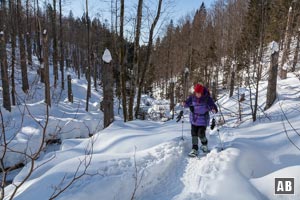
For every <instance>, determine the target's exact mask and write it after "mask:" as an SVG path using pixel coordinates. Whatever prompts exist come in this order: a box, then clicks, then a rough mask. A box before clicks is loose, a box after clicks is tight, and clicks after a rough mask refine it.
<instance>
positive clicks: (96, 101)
mask: <svg viewBox="0 0 300 200" xmlns="http://www.w3.org/2000/svg"><path fill="white" fill-rule="evenodd" d="M33 58H34V60H33V61H34V62H33V63H34V65H33V66H29V68H28V80H29V85H30V89H29V91H28V93H27V94H25V93H24V92H23V91H22V89H21V86H22V84H21V71H20V68H19V67H18V66H17V68H16V71H15V80H16V104H17V105H16V106H12V112H7V111H6V110H5V109H3V108H1V111H2V114H3V118H4V126H5V136H6V143H8V145H7V146H8V148H7V150H6V152H5V158H4V165H5V167H12V166H14V165H16V164H19V163H26V162H27V161H26V156H25V155H24V152H26V154H28V155H34V154H35V153H36V152H37V151H38V150H39V147H40V146H41V144H43V142H42V140H43V128H44V127H45V125H46V119H47V116H46V113H47V112H46V104H45V102H44V91H45V90H44V84H43V83H41V82H40V76H39V75H38V74H37V69H38V68H39V65H38V60H37V58H36V57H33ZM52 70H53V68H52V66H50V74H51V76H50V77H51V79H50V83H51V89H50V90H51V107H50V108H49V120H48V124H47V128H46V132H45V138H44V141H48V140H52V139H57V140H63V139H66V138H86V137H88V136H89V134H93V133H96V132H98V131H100V130H102V128H103V121H102V119H103V113H102V112H101V111H100V101H101V100H102V99H101V98H102V91H101V90H100V91H96V90H94V89H93V90H92V94H91V98H90V103H89V112H86V111H85V104H86V101H85V97H86V89H87V82H86V80H85V78H84V77H81V79H78V77H77V75H76V74H75V72H74V71H73V70H72V69H68V70H66V71H65V79H66V77H67V75H71V77H72V90H73V98H74V102H73V103H70V102H68V96H67V81H66V80H65V89H64V90H61V82H60V80H59V81H58V82H57V87H56V88H54V80H53V71H52ZM59 78H60V73H59ZM0 102H2V96H1V98H0ZM1 141H2V142H3V137H1ZM54 147H55V145H52V146H50V147H46V148H45V146H44V151H45V152H48V151H49V149H50V150H51V149H53V148H54ZM3 149H4V146H3V145H1V147H0V150H1V155H2V154H3ZM54 149H57V148H54Z"/></svg>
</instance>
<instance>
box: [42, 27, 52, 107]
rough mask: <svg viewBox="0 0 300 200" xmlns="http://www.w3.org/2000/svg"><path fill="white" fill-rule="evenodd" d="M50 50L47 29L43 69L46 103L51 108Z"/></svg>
mask: <svg viewBox="0 0 300 200" xmlns="http://www.w3.org/2000/svg"><path fill="white" fill-rule="evenodd" d="M48 48H49V45H48V36H47V30H46V29H45V30H44V31H43V65H44V67H43V68H44V80H45V103H46V104H47V106H50V107H51V98H50V80H49V79H50V78H49V59H48Z"/></svg>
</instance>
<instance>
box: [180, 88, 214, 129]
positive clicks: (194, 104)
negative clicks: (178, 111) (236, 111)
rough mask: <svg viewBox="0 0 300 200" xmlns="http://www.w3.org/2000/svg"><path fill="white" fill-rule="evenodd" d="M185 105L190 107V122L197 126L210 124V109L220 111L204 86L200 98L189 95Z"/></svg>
mask: <svg viewBox="0 0 300 200" xmlns="http://www.w3.org/2000/svg"><path fill="white" fill-rule="evenodd" d="M184 107H186V108H188V107H190V110H191V112H190V122H191V124H192V125H195V126H209V120H210V118H209V111H211V110H215V111H216V112H218V108H217V106H216V104H215V103H214V100H213V99H212V98H211V96H210V94H209V91H208V90H207V89H206V88H204V91H203V95H202V96H201V97H200V98H197V97H196V96H195V95H191V96H189V98H188V99H187V100H186V101H185V106H184Z"/></svg>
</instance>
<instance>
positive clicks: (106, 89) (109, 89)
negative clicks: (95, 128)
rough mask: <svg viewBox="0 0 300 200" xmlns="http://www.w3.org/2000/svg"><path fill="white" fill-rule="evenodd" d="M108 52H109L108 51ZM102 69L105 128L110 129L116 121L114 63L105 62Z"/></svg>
mask: <svg viewBox="0 0 300 200" xmlns="http://www.w3.org/2000/svg"><path fill="white" fill-rule="evenodd" d="M105 51H106V52H109V51H108V50H107V49H106V50H105ZM103 62H104V65H103V68H102V82H103V108H104V128H106V127H108V126H109V125H110V124H111V123H112V122H113V120H114V107H113V106H114V99H113V95H114V93H113V87H114V82H113V67H112V63H111V62H110V61H109V63H107V62H108V61H106V60H104V61H103Z"/></svg>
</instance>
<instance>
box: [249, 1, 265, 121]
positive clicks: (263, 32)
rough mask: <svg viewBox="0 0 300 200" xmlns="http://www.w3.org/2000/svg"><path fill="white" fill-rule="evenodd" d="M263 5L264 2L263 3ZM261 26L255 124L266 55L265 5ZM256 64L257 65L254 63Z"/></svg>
mask: <svg viewBox="0 0 300 200" xmlns="http://www.w3.org/2000/svg"><path fill="white" fill-rule="evenodd" d="M262 4H263V1H262ZM261 16H262V20H261V24H260V27H261V28H260V42H259V57H258V61H259V64H258V69H257V80H256V88H255V102H254V109H253V115H252V119H253V121H254V122H255V121H256V118H257V116H256V115H257V110H258V91H259V81H260V80H261V76H262V67H263V66H262V59H263V53H264V49H263V47H264V38H265V7H264V5H263V6H262V7H261ZM254 64H255V63H254Z"/></svg>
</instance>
